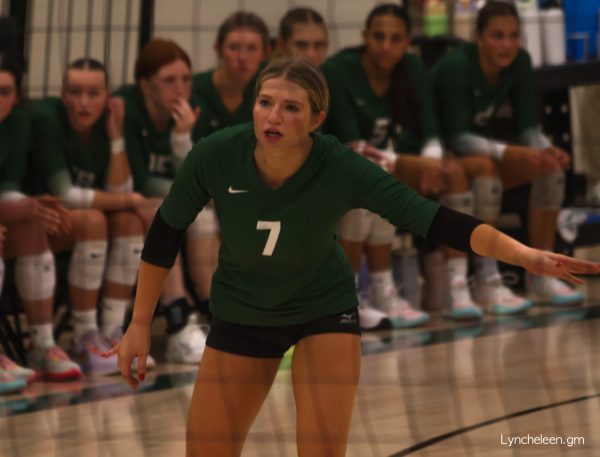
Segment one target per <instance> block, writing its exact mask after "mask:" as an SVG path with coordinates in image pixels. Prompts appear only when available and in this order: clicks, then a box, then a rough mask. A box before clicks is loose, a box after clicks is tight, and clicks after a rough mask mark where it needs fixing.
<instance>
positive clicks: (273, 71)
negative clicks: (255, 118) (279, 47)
mask: <svg viewBox="0 0 600 457" xmlns="http://www.w3.org/2000/svg"><path fill="white" fill-rule="evenodd" d="M273 78H284V79H286V80H288V81H290V82H293V83H294V84H298V85H299V86H300V87H302V88H303V89H304V90H305V91H306V93H307V94H308V102H309V104H310V109H311V111H312V113H313V114H319V113H320V112H321V111H324V112H325V113H326V112H327V110H328V108H329V88H328V87H327V81H326V80H325V76H323V73H322V72H321V70H320V69H319V67H317V66H316V65H315V64H312V63H310V62H308V61H306V60H304V59H294V58H291V57H284V58H281V59H277V60H274V61H272V62H271V63H269V65H267V66H266V67H265V69H264V70H263V71H261V72H260V75H258V79H257V80H256V86H255V87H254V98H256V97H257V96H258V93H259V92H260V89H261V88H262V85H263V84H264V82H265V81H267V80H269V79H273Z"/></svg>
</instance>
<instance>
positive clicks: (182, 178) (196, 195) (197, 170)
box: [160, 137, 213, 229]
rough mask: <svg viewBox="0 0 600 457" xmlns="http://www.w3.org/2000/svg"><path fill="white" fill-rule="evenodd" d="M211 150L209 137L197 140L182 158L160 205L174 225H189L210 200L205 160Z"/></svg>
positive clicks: (181, 227) (170, 222) (165, 215)
mask: <svg viewBox="0 0 600 457" xmlns="http://www.w3.org/2000/svg"><path fill="white" fill-rule="evenodd" d="M211 149H212V145H211V140H210V137H208V139H206V140H201V141H199V142H198V143H196V145H195V146H194V147H193V148H192V150H191V151H190V152H189V154H188V155H187V157H186V158H185V160H184V161H183V164H182V165H181V168H180V169H179V172H178V173H177V175H176V176H175V180H174V181H173V185H172V186H171V189H170V191H169V194H168V195H167V196H166V197H165V199H164V201H163V203H162V205H161V207H160V214H161V216H162V218H163V219H164V220H165V222H167V223H168V224H169V225H170V226H171V227H173V228H176V229H185V228H187V226H188V225H190V224H191V223H192V221H193V220H194V219H195V218H196V215H197V214H198V213H199V212H200V211H201V210H202V208H203V207H204V205H206V203H208V201H209V200H210V199H211V196H210V194H209V192H208V190H207V189H206V184H207V183H208V177H207V176H206V173H207V169H209V167H208V166H206V163H207V162H208V158H209V154H212V153H213V151H212V150H211Z"/></svg>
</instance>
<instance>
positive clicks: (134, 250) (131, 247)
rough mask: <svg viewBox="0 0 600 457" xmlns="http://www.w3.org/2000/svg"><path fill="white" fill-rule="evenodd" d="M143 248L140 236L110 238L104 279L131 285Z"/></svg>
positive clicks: (135, 275)
mask: <svg viewBox="0 0 600 457" xmlns="http://www.w3.org/2000/svg"><path fill="white" fill-rule="evenodd" d="M143 248H144V238H143V237H141V236H124V237H117V238H115V239H114V240H112V242H111V244H110V254H109V255H108V262H107V264H106V279H108V280H109V281H111V282H114V283H116V284H122V285H124V286H133V285H134V284H135V280H136V279H137V272H138V269H139V268H140V256H141V254H142V249H143Z"/></svg>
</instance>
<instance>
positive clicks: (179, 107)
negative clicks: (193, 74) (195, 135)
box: [171, 98, 200, 133]
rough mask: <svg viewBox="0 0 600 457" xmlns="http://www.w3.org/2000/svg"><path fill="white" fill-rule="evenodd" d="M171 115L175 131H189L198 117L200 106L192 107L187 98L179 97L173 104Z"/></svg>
mask: <svg viewBox="0 0 600 457" xmlns="http://www.w3.org/2000/svg"><path fill="white" fill-rule="evenodd" d="M171 117H172V118H173V120H174V121H175V125H174V126H173V130H174V131H175V133H188V132H191V131H192V129H193V128H194V125H196V121H197V120H198V118H199V117H200V107H199V106H197V107H195V108H192V107H191V106H190V104H189V103H188V101H187V100H185V99H183V98H180V99H179V100H177V101H176V102H175V104H174V105H173V111H172V112H171Z"/></svg>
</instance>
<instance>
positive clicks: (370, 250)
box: [365, 244, 392, 273]
mask: <svg viewBox="0 0 600 457" xmlns="http://www.w3.org/2000/svg"><path fill="white" fill-rule="evenodd" d="M365 252H366V254H367V264H368V266H369V271H370V272H371V273H377V272H380V271H388V270H390V269H391V268H392V245H391V244H381V245H377V246H372V245H369V244H367V245H366V246H365Z"/></svg>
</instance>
